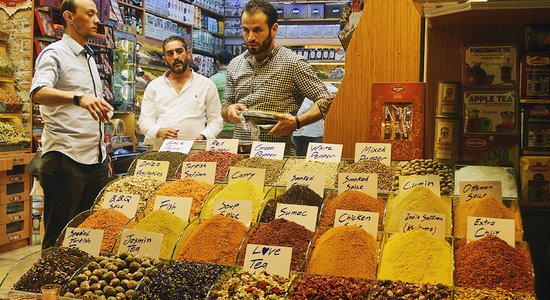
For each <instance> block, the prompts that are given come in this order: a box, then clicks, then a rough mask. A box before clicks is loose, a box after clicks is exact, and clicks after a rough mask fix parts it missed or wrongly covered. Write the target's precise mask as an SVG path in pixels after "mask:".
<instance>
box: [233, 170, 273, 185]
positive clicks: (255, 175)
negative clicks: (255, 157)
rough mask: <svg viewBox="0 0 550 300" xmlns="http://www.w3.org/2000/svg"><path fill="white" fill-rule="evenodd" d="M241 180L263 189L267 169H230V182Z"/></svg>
mask: <svg viewBox="0 0 550 300" xmlns="http://www.w3.org/2000/svg"><path fill="white" fill-rule="evenodd" d="M239 179H245V180H247V181H250V183H252V184H255V185H257V186H258V187H260V189H263V188H264V183H265V169H257V168H242V167H231V168H230V169H229V178H228V182H233V181H235V180H239Z"/></svg>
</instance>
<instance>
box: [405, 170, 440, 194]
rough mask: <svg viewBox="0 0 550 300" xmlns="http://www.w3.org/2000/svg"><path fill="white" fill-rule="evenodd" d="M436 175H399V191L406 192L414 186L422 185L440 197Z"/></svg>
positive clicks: (438, 181) (438, 179)
mask: <svg viewBox="0 0 550 300" xmlns="http://www.w3.org/2000/svg"><path fill="white" fill-rule="evenodd" d="M440 181H441V179H440V178H439V176H438V175H435V174H430V175H413V176H399V192H406V191H408V190H410V189H412V188H414V187H415V186H418V185H419V186H423V187H426V188H428V189H430V191H432V192H433V193H434V194H435V195H436V196H437V197H441V187H440V185H439V184H440Z"/></svg>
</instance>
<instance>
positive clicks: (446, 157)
mask: <svg viewBox="0 0 550 300" xmlns="http://www.w3.org/2000/svg"><path fill="white" fill-rule="evenodd" d="M462 122H463V121H462V119H457V118H443V117H436V118H435V134H434V137H435V138H434V160H435V161H438V162H441V163H446V164H454V163H456V162H457V161H458V158H459V157H460V153H458V152H459V149H460V140H461V133H462Z"/></svg>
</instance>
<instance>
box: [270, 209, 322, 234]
mask: <svg viewBox="0 0 550 300" xmlns="http://www.w3.org/2000/svg"><path fill="white" fill-rule="evenodd" d="M318 211H319V208H318V207H317V206H310V205H295V204H284V203H277V210H276V211H275V219H279V218H283V219H287V220H289V221H292V222H295V223H298V224H300V225H302V226H304V227H305V228H307V229H309V230H311V231H315V225H316V224H317V212H318Z"/></svg>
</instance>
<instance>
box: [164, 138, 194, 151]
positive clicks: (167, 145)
mask: <svg viewBox="0 0 550 300" xmlns="http://www.w3.org/2000/svg"><path fill="white" fill-rule="evenodd" d="M194 143H195V142H194V141H184V140H171V139H166V140H164V142H162V145H161V146H160V149H159V151H170V152H179V153H183V154H188V153H189V151H191V148H193V144H194Z"/></svg>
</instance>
